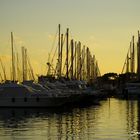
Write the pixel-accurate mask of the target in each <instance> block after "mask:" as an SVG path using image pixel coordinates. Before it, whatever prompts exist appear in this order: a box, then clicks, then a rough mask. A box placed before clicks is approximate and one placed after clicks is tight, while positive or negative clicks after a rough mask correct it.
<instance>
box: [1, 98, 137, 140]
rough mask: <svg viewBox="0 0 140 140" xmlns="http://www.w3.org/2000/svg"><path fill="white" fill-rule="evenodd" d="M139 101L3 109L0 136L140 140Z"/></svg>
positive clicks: (35, 138)
mask: <svg viewBox="0 0 140 140" xmlns="http://www.w3.org/2000/svg"><path fill="white" fill-rule="evenodd" d="M139 107H140V102H138V101H136V100H133V101H128V100H127V101H126V100H118V99H114V98H111V99H107V100H104V101H101V102H100V105H96V106H90V107H85V108H74V109H67V108H65V109H61V108H59V109H53V110H52V109H39V108H38V109H12V108H11V109H7V108H3V109H2V108H1V109H0V139H7V140H8V139H10V140H11V139H34V140H38V139H42V140H44V139H47V140H55V139H58V140H65V139H66V140H75V139H80V140H93V139H95V140H105V139H106V140H128V139H130V140H133V139H135V140H137V139H139V134H138V133H137V134H136V133H135V134H134V135H131V132H132V131H135V132H139V130H140V110H139Z"/></svg>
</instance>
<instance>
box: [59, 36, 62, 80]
mask: <svg viewBox="0 0 140 140" xmlns="http://www.w3.org/2000/svg"><path fill="white" fill-rule="evenodd" d="M62 56H63V34H61V48H60V70H59V72H60V75H59V77H61V74H62Z"/></svg>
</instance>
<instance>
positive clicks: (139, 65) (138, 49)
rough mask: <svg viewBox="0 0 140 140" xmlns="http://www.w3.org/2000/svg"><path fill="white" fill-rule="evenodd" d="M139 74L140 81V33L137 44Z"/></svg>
mask: <svg viewBox="0 0 140 140" xmlns="http://www.w3.org/2000/svg"><path fill="white" fill-rule="evenodd" d="M137 74H138V80H140V34H139V31H138V42H137Z"/></svg>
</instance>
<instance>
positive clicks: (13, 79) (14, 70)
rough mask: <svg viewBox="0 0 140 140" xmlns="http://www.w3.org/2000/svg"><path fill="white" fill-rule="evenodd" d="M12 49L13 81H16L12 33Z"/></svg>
mask: <svg viewBox="0 0 140 140" xmlns="http://www.w3.org/2000/svg"><path fill="white" fill-rule="evenodd" d="M11 49H12V81H15V79H16V77H15V76H16V75H15V62H14V46H13V33H12V32H11Z"/></svg>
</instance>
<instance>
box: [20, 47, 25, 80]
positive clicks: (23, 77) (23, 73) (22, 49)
mask: <svg viewBox="0 0 140 140" xmlns="http://www.w3.org/2000/svg"><path fill="white" fill-rule="evenodd" d="M21 51H22V80H23V81H25V71H24V69H25V65H24V63H25V58H24V53H25V52H24V47H22V48H21Z"/></svg>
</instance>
